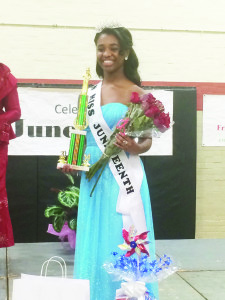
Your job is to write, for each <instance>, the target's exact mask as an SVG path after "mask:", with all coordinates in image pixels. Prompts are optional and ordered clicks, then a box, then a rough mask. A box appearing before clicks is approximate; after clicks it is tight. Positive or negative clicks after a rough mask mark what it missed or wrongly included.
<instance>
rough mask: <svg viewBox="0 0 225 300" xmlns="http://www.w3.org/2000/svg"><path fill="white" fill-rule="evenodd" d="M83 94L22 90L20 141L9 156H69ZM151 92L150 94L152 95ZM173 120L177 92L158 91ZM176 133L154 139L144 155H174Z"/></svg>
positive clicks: (12, 143)
mask: <svg viewBox="0 0 225 300" xmlns="http://www.w3.org/2000/svg"><path fill="white" fill-rule="evenodd" d="M80 92H81V90H78V89H56V88H49V89H46V88H18V93H19V99H20V105H21V111H22V115H21V119H20V120H19V121H17V122H16V123H14V124H13V129H14V131H15V133H16V135H17V138H16V139H14V140H11V141H10V146H9V155H60V153H61V151H66V152H67V153H68V150H69V144H70V130H71V129H72V127H73V123H74V120H75V118H76V114H77V100H78V97H79V94H80ZM148 92H149V91H148ZM151 92H152V93H153V95H154V96H155V97H156V98H157V99H158V100H160V101H162V102H163V104H164V105H165V111H166V112H169V113H170V116H171V120H172V118H173V92H170V91H163V90H154V91H151ZM172 144H173V141H172V129H169V130H168V131H167V132H165V133H163V134H162V135H161V137H160V138H154V139H153V145H152V148H151V149H150V151H148V152H146V153H145V154H144V155H172V153H173V150H172Z"/></svg>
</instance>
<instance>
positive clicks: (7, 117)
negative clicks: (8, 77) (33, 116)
mask: <svg viewBox="0 0 225 300" xmlns="http://www.w3.org/2000/svg"><path fill="white" fill-rule="evenodd" d="M2 104H3V107H4V108H5V113H3V114H0V122H7V123H13V122H15V121H17V120H19V118H20V116H21V110H20V104H19V97H18V92H17V87H16V86H15V87H14V88H13V89H12V91H11V92H10V93H9V94H8V95H7V96H6V97H5V98H4V99H3V100H2Z"/></svg>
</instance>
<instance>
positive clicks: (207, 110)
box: [202, 95, 225, 146]
mask: <svg viewBox="0 0 225 300" xmlns="http://www.w3.org/2000/svg"><path fill="white" fill-rule="evenodd" d="M202 145H203V146H225V95H204V96H203V135H202Z"/></svg>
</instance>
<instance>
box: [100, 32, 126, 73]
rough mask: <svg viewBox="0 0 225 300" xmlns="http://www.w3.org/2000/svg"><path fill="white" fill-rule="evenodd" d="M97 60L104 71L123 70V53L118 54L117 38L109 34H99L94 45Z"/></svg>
mask: <svg viewBox="0 0 225 300" xmlns="http://www.w3.org/2000/svg"><path fill="white" fill-rule="evenodd" d="M96 53H97V62H98V64H99V65H100V67H101V68H102V69H103V72H104V73H107V72H108V73H114V72H116V71H119V70H121V71H122V72H123V65H124V58H125V54H124V55H121V54H120V44H119V41H118V39H117V38H116V37H115V36H114V35H111V34H101V35H100V37H99V39H98V41H97V45H96Z"/></svg>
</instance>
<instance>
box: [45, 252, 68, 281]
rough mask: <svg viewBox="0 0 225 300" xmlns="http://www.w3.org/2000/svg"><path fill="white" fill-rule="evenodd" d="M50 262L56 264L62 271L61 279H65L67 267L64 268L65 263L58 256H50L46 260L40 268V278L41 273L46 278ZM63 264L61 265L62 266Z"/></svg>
mask: <svg viewBox="0 0 225 300" xmlns="http://www.w3.org/2000/svg"><path fill="white" fill-rule="evenodd" d="M59 260H61V262H60V261H59ZM50 262H56V263H58V264H59V265H60V267H61V270H62V278H67V267H66V262H65V260H64V259H63V258H62V257H60V256H52V257H50V258H49V259H48V260H46V261H45V262H44V263H43V265H42V267H41V276H43V273H44V277H46V276H47V272H48V266H49V263H50ZM62 263H63V265H62Z"/></svg>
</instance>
